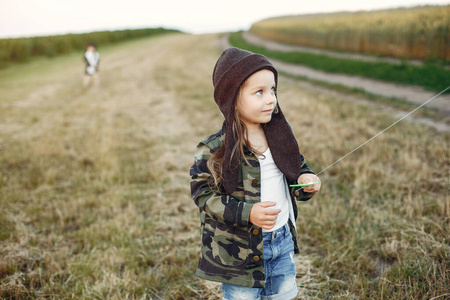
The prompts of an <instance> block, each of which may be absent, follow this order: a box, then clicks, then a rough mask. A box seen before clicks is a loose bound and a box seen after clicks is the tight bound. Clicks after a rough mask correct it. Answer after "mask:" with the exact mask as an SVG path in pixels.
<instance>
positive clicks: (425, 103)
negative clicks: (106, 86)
mask: <svg viewBox="0 0 450 300" xmlns="http://www.w3.org/2000/svg"><path fill="white" fill-rule="evenodd" d="M448 89H450V86H448V87H447V88H446V89H444V90H443V91H441V92H440V93H439V94H437V95H435V96H433V97H432V98H431V99H429V100H427V101H425V102H424V103H422V104H421V105H419V106H418V107H416V108H415V109H414V110H412V111H411V112H409V113H407V114H406V115H404V116H403V117H401V118H400V119H398V120H397V121H395V122H394V123H392V124H391V125H389V126H388V127H386V128H385V129H383V130H382V131H380V132H379V133H377V134H376V135H374V136H373V137H371V138H370V139H368V140H367V141H365V142H364V143H362V144H361V145H359V146H358V147H356V148H355V149H353V150H352V151H350V152H349V153H347V154H345V155H344V156H342V157H341V158H339V159H338V160H336V161H335V162H334V163H332V164H331V165H329V166H328V167H326V168H325V169H323V170H322V171H320V172H319V173H317V175H319V174H320V173H322V172H324V171H325V170H328V169H329V168H331V167H332V166H334V165H335V164H337V163H338V162H340V161H341V160H343V159H344V158H346V157H347V156H349V155H350V154H352V153H353V152H355V151H356V150H358V149H359V148H361V147H362V146H364V145H365V144H367V143H369V142H370V141H371V140H373V139H374V138H376V137H377V136H379V135H380V134H382V133H384V132H385V131H387V130H388V129H389V128H391V127H393V126H394V125H396V124H397V123H399V122H400V121H402V120H403V119H405V118H407V117H408V116H409V115H411V114H413V113H414V112H415V111H416V110H418V109H420V108H422V107H423V106H425V105H427V104H428V103H430V102H431V101H433V100H434V99H436V98H437V97H439V96H440V95H441V94H443V93H445V92H446V91H447V90H448Z"/></svg>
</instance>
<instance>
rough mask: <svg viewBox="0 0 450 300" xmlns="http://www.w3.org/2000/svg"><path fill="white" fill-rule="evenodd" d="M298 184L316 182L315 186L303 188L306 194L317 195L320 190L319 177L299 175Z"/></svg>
mask: <svg viewBox="0 0 450 300" xmlns="http://www.w3.org/2000/svg"><path fill="white" fill-rule="evenodd" d="M297 181H298V183H299V184H302V183H308V182H318V183H316V184H313V185H309V186H305V187H304V188H303V190H304V191H305V192H307V193H317V192H318V191H319V190H320V186H321V182H320V179H319V177H317V176H316V175H314V174H308V173H307V174H302V175H300V177H299V178H298V180H297Z"/></svg>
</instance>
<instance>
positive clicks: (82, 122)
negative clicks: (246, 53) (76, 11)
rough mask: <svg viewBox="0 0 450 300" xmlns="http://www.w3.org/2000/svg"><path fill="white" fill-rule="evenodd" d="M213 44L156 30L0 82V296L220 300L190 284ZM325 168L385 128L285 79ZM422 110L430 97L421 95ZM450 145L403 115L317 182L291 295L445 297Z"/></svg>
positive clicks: (291, 115)
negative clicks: (195, 171)
mask: <svg viewBox="0 0 450 300" xmlns="http://www.w3.org/2000/svg"><path fill="white" fill-rule="evenodd" d="M218 41H219V35H181V34H174V35H166V36H162V37H155V38H148V39H142V40H136V41H132V42H127V43H124V44H121V45H116V46H110V47H108V48H103V49H99V51H100V54H101V55H102V59H101V85H100V87H99V88H98V89H96V88H93V87H92V88H89V89H86V90H83V89H82V87H81V76H82V72H83V65H82V59H81V55H75V54H70V55H67V56H63V57H58V58H55V59H51V60H50V59H40V60H34V61H33V62H30V63H28V64H21V65H17V66H16V67H11V68H8V69H4V70H1V71H0V90H1V96H0V212H1V217H0V298H1V299H220V288H219V286H218V285H217V284H215V283H210V282H206V281H202V280H200V279H197V278H196V277H195V276H194V275H193V273H194V272H195V268H196V264H197V259H198V252H199V246H200V240H199V220H198V213H197V208H196V207H195V205H194V203H193V201H192V200H191V199H190V189H189V175H188V172H189V167H190V165H191V164H192V160H193V153H194V149H195V146H196V144H197V142H198V141H199V140H200V139H202V138H203V137H204V136H206V135H208V134H210V133H212V132H215V131H216V130H217V129H219V128H220V126H221V123H222V116H221V114H220V111H219V110H218V108H217V107H216V105H215V103H214V101H213V98H212V92H213V88H212V80H211V74H212V70H213V67H214V64H215V61H216V60H217V58H218V56H219V55H220V52H221V50H220V49H219V48H218V47H217V45H218ZM279 100H280V103H281V106H282V108H283V110H284V112H285V114H286V117H287V119H288V121H289V122H290V123H291V125H292V127H293V130H294V132H295V134H296V137H297V138H298V140H299V144H300V147H301V151H302V153H303V154H304V155H305V157H306V158H307V160H308V161H309V163H310V165H311V166H312V167H313V169H314V170H316V171H320V170H321V169H323V168H325V167H326V166H328V165H329V164H330V163H332V162H333V161H335V160H336V159H338V158H339V157H341V156H342V155H344V154H346V153H347V152H348V151H350V150H351V149H353V148H354V147H356V146H358V145H359V144H361V143H362V142H364V141H366V140H367V139H368V138H370V137H371V136H373V135H374V134H376V133H378V132H379V131H380V130H382V129H384V128H385V127H386V126H388V125H389V124H391V123H392V122H393V121H394V119H393V117H392V116H390V115H386V113H385V112H383V111H375V110H373V109H371V108H369V107H368V106H367V105H364V103H361V104H358V103H355V102H354V101H347V100H346V99H345V96H333V94H332V93H327V92H326V91H323V89H322V91H321V92H319V91H318V90H317V89H315V88H314V86H313V85H312V84H311V83H305V82H302V81H299V80H294V79H288V78H286V77H281V79H280V85H279ZM424 100H425V99H424ZM449 144H450V135H449V134H448V133H440V132H437V131H435V130H433V129H432V128H429V127H427V126H425V125H419V124H414V123H411V122H409V121H408V120H405V121H404V122H401V123H399V124H398V125H397V126H395V127H394V128H392V129H391V130H389V131H388V132H386V134H384V135H381V136H380V137H378V138H377V139H376V140H374V141H373V142H371V143H369V144H368V145H367V146H365V147H364V148H362V149H360V150H359V151H357V152H355V153H354V154H353V155H352V156H349V157H348V158H346V159H345V160H343V161H342V162H340V163H339V164H337V165H336V166H334V167H333V168H331V169H329V170H327V171H326V172H324V173H323V174H321V179H322V183H323V187H322V191H321V192H320V194H318V195H316V196H315V197H314V198H313V199H312V200H311V201H309V202H305V203H300V205H299V216H300V217H299V220H298V238H299V242H300V249H301V254H300V255H299V256H297V268H298V278H297V279H298V281H297V282H298V286H299V289H300V294H299V299H445V298H446V297H449V296H450V294H449V293H450V292H449V285H448V282H449V280H450V278H449V276H450V274H449V272H450V254H449V253H450V245H449V238H448V237H449V226H450V224H449V222H450V219H449V216H450V201H449V184H450V182H449V180H450V173H449V172H450V154H449Z"/></svg>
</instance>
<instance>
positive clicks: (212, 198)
mask: <svg viewBox="0 0 450 300" xmlns="http://www.w3.org/2000/svg"><path fill="white" fill-rule="evenodd" d="M222 142H223V139H222V132H221V131H219V132H217V133H215V134H213V135H210V136H208V137H207V138H205V139H204V140H202V141H201V142H200V143H199V144H198V146H197V149H196V153H195V162H194V164H193V166H192V167H191V169H190V175H191V194H192V198H193V200H194V202H195V204H196V205H197V206H198V207H199V209H200V221H201V230H200V232H201V239H202V245H201V252H200V259H199V264H198V269H197V272H196V275H197V276H199V277H201V278H204V279H207V280H212V281H219V282H225V283H230V284H235V285H241V286H246V287H260V288H262V287H264V285H265V280H264V253H263V240H262V229H261V228H258V227H256V226H254V225H253V224H251V223H250V222H249V215H250V210H251V208H252V205H253V203H256V202H259V201H260V195H261V193H260V191H261V188H260V167H259V161H258V158H257V157H256V155H255V154H253V152H251V151H250V150H249V149H248V148H246V149H244V150H245V151H244V152H245V155H246V158H247V160H248V162H249V164H247V163H246V162H245V161H242V162H241V164H240V166H239V179H238V187H237V189H236V191H234V192H233V193H232V194H226V193H225V192H224V191H222V192H219V191H215V190H214V189H213V188H211V177H212V176H211V174H210V172H209V170H208V168H207V165H206V163H207V161H208V159H209V158H210V157H211V155H212V154H213V153H214V152H215V151H216V150H217V149H218V148H219V147H220V145H221V144H222ZM301 173H302V174H304V173H313V172H312V171H311V169H310V168H309V167H308V166H307V164H306V162H305V160H304V158H303V156H302V168H301ZM288 184H293V182H290V181H289V180H288ZM290 192H291V193H290V194H291V202H292V206H293V209H294V216H295V219H297V205H296V203H295V200H302V201H306V200H309V199H310V198H311V197H312V195H313V194H309V193H304V192H302V190H301V189H298V188H297V189H295V188H290ZM289 225H290V230H291V233H292V236H293V240H294V248H295V253H298V252H299V251H298V245H297V238H296V237H297V235H296V230H295V227H294V225H293V224H292V222H291V221H289Z"/></svg>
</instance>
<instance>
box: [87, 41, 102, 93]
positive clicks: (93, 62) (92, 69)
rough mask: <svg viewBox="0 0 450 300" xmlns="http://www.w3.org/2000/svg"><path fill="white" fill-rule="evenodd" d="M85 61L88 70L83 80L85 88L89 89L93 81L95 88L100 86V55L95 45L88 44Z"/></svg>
mask: <svg viewBox="0 0 450 300" xmlns="http://www.w3.org/2000/svg"><path fill="white" fill-rule="evenodd" d="M84 60H85V62H86V70H85V75H84V78H83V87H87V86H88V85H89V83H90V81H91V80H92V81H93V84H94V86H98V85H99V76H98V70H99V69H98V64H99V61H100V55H99V54H98V52H97V50H96V47H95V45H94V44H88V45H87V46H86V52H84Z"/></svg>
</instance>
